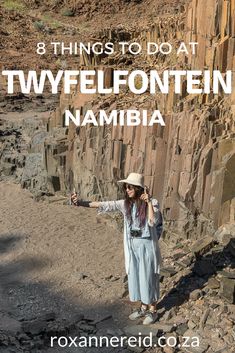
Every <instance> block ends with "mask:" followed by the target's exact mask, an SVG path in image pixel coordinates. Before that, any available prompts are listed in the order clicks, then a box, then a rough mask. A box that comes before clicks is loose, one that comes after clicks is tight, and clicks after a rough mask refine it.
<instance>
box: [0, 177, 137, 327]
mask: <svg viewBox="0 0 235 353" xmlns="http://www.w3.org/2000/svg"><path fill="white" fill-rule="evenodd" d="M0 195H1V197H0V283H1V285H0V288H1V289H0V290H1V292H2V293H0V294H2V295H1V299H0V312H1V311H2V312H3V311H4V310H5V311H8V312H10V313H11V314H12V315H15V316H16V317H17V318H19V317H22V316H23V317H24V318H32V317H34V316H37V315H40V314H41V313H42V312H43V311H47V310H54V311H55V312H56V313H58V315H61V316H68V315H73V314H76V313H79V312H80V313H83V314H84V315H85V316H86V317H91V318H93V319H95V318H99V317H101V316H103V315H109V314H110V315H112V318H113V319H112V320H113V322H116V323H117V325H123V324H125V322H126V319H127V314H128V312H129V311H130V310H131V308H130V306H129V305H128V301H127V300H123V299H121V295H122V293H123V290H124V285H123V278H124V276H125V271H124V259H123V243H122V233H121V232H118V231H117V230H116V229H115V228H114V227H113V226H112V223H111V222H110V221H109V220H107V219H106V218H105V217H103V216H97V213H96V210H88V209H85V208H77V207H71V206H67V205H63V204H58V203H48V202H36V201H34V200H33V198H32V195H31V194H30V192H29V191H27V190H22V189H21V188H20V186H19V185H17V184H13V183H10V182H1V183H0Z"/></svg>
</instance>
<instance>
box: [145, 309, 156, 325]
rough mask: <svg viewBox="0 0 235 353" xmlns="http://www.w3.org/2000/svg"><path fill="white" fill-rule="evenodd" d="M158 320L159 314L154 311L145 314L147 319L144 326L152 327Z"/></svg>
mask: <svg viewBox="0 0 235 353" xmlns="http://www.w3.org/2000/svg"><path fill="white" fill-rule="evenodd" d="M156 320H157V313H156V312H152V311H148V312H147V313H146V314H145V319H144V321H143V325H151V324H153V323H154V322H155V321H156Z"/></svg>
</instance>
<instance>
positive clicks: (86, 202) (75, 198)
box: [71, 194, 100, 208]
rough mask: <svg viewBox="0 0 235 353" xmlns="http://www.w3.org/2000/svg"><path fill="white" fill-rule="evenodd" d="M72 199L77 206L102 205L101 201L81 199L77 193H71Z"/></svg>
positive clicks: (91, 206)
mask: <svg viewBox="0 0 235 353" xmlns="http://www.w3.org/2000/svg"><path fill="white" fill-rule="evenodd" d="M71 201H72V203H73V205H75V206H82V207H90V208H99V207H100V202H98V201H94V202H93V201H83V200H79V199H78V197H77V194H72V195H71Z"/></svg>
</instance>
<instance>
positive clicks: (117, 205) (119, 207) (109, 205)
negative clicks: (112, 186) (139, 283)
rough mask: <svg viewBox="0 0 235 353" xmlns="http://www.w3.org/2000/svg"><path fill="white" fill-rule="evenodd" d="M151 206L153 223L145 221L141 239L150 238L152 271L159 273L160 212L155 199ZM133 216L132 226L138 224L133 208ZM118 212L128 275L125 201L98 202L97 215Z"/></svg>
mask: <svg viewBox="0 0 235 353" xmlns="http://www.w3.org/2000/svg"><path fill="white" fill-rule="evenodd" d="M151 202H152V205H153V211H154V221H153V223H150V222H149V221H148V220H147V219H146V223H145V226H144V227H143V228H142V229H141V230H142V238H149V237H151V241H152V245H153V250H154V258H155V259H154V260H155V261H154V263H155V266H154V269H155V271H154V272H155V273H158V274H159V273H160V265H161V264H162V257H161V252H160V248H159V245H158V239H159V237H160V235H161V232H162V215H161V211H160V209H159V203H158V201H157V200H156V199H152V201H151ZM133 209H134V213H132V214H133V215H135V216H136V217H134V219H133V224H135V225H136V224H138V218H137V215H136V212H135V208H133ZM115 211H119V212H121V213H122V214H123V216H124V239H123V240H124V256H125V268H126V273H127V274H129V263H130V237H131V235H130V230H131V227H130V222H129V220H128V218H127V215H126V210H125V200H117V201H103V202H100V206H99V208H98V214H100V213H106V212H115Z"/></svg>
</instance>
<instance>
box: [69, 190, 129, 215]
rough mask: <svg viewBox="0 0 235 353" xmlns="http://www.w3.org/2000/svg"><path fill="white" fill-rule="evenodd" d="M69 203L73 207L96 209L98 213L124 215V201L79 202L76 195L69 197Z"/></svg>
mask: <svg viewBox="0 0 235 353" xmlns="http://www.w3.org/2000/svg"><path fill="white" fill-rule="evenodd" d="M71 202H72V204H73V205H75V206H82V207H90V208H98V212H99V213H106V212H113V211H120V212H122V213H124V200H117V201H83V200H79V199H78V197H77V194H73V195H72V196H71Z"/></svg>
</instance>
